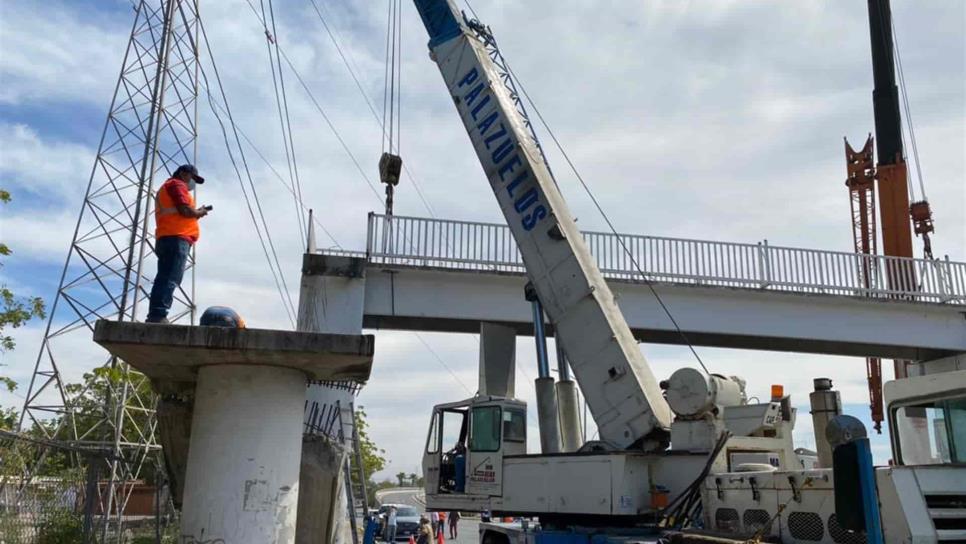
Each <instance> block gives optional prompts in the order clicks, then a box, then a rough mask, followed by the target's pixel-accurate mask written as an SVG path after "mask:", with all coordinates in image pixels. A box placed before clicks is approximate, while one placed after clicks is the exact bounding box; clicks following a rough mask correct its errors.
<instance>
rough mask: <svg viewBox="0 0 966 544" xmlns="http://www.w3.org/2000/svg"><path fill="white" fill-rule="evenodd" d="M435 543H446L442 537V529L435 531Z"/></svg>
mask: <svg viewBox="0 0 966 544" xmlns="http://www.w3.org/2000/svg"><path fill="white" fill-rule="evenodd" d="M436 544H446V539H445V538H443V531H442V530H440V531H439V532H438V533H436Z"/></svg>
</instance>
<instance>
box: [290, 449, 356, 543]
mask: <svg viewBox="0 0 966 544" xmlns="http://www.w3.org/2000/svg"><path fill="white" fill-rule="evenodd" d="M345 460H346V451H345V448H343V447H342V445H340V444H338V443H337V442H336V441H334V440H332V439H330V438H329V437H327V436H320V435H306V436H305V437H304V438H303V442H302V467H301V471H300V475H299V488H300V489H299V515H298V524H297V525H298V530H297V531H296V535H295V544H347V543H349V542H351V541H352V533H351V532H350V530H349V519H348V516H346V512H347V508H348V505H347V501H346V493H345V478H344V477H342V474H343V471H342V467H343V466H344V465H345Z"/></svg>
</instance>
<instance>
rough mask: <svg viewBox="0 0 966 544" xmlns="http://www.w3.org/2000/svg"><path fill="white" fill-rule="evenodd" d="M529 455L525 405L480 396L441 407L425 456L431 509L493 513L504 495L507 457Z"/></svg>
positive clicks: (435, 412)
mask: <svg viewBox="0 0 966 544" xmlns="http://www.w3.org/2000/svg"><path fill="white" fill-rule="evenodd" d="M526 452H527V404H526V403H525V402H523V401H519V400H516V399H506V398H501V397H491V396H476V397H473V398H471V399H467V400H463V401H459V402H452V403H447V404H439V405H436V406H434V407H433V417H432V419H431V420H430V424H429V433H428V435H427V437H426V448H425V450H424V452H423V477H424V486H425V491H426V507H427V509H429V510H463V511H483V510H489V509H491V508H490V499H491V497H498V496H500V495H501V494H502V493H503V458H504V457H505V456H509V455H523V454H525V453H526Z"/></svg>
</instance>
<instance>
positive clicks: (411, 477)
mask: <svg viewBox="0 0 966 544" xmlns="http://www.w3.org/2000/svg"><path fill="white" fill-rule="evenodd" d="M418 478H419V476H417V475H416V473H415V472H410V473H409V485H412V486H415V485H416V481H417V479H418Z"/></svg>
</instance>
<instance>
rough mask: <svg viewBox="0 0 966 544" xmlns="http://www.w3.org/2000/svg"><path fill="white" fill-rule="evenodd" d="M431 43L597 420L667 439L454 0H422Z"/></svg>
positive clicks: (653, 440)
mask: <svg viewBox="0 0 966 544" xmlns="http://www.w3.org/2000/svg"><path fill="white" fill-rule="evenodd" d="M415 3H416V7H417V9H418V10H419V14H420V16H421V17H422V20H423V23H424V24H425V26H426V29H427V30H428V31H429V35H430V41H429V48H430V50H431V54H432V57H433V59H434V60H435V61H436V63H437V64H438V65H439V69H440V72H441V73H442V76H443V79H444V81H445V83H446V87H447V89H448V90H449V94H450V96H452V98H453V102H454V103H455V104H456V108H457V110H458V112H459V115H460V118H461V119H462V121H463V125H464V127H465V128H466V130H467V132H468V134H469V135H470V140H471V141H472V143H473V147H474V148H475V150H476V153H477V156H478V157H479V159H480V164H481V165H482V166H483V170H484V172H485V173H486V176H487V178H488V179H489V182H490V187H491V189H492V190H493V194H494V195H495V196H496V198H497V201H498V202H499V205H500V209H501V210H502V212H503V215H504V217H505V218H506V221H507V224H508V225H509V226H510V230H511V232H512V233H513V237H514V239H515V240H516V242H517V245H518V246H519V248H520V253H521V255H522V257H523V261H524V263H525V264H526V269H527V275H528V276H529V279H530V282H531V283H532V284H533V287H534V290H535V291H536V294H537V297H538V298H539V300H540V303H541V305H542V306H543V309H544V311H545V312H546V314H547V316H549V318H550V320H551V322H552V323H553V325H554V328H555V330H556V331H557V338H558V341H559V342H562V344H563V347H564V351H565V352H566V355H567V357H568V359H569V360H570V363H571V366H572V368H573V371H574V375H575V376H576V378H577V381H578V383H580V384H581V387H582V389H583V392H584V396H585V399H586V402H587V406H588V407H589V408H590V411H591V413H592V414H593V416H594V419H595V420H596V421H597V425H598V429H599V432H600V437H601V439H602V440H603V441H606V442H609V443H610V444H612V445H613V446H615V447H618V448H626V447H628V446H631V445H632V444H638V445H640V446H642V448H643V449H645V450H658V449H663V448H664V447H666V445H667V434H668V428H669V427H670V424H671V411H670V408H669V407H668V405H667V402H666V401H665V400H664V397H663V395H662V393H661V389H660V387H659V386H658V382H657V380H656V379H655V378H654V374H653V373H652V372H651V369H650V367H649V366H648V365H647V362H646V361H645V359H644V356H643V355H642V354H641V351H640V349H639V348H638V345H637V342H636V340H635V339H634V336H633V335H632V333H631V330H630V328H629V327H628V326H627V322H626V321H625V320H624V316H623V314H622V313H621V312H620V309H618V307H617V303H616V302H615V299H614V294H613V293H612V292H611V290H610V288H609V287H608V286H607V283H606V282H605V281H604V278H603V276H602V275H601V273H600V270H599V269H598V268H597V264H596V262H595V261H594V259H593V257H592V256H591V254H590V250H589V249H588V248H587V244H586V242H584V239H583V237H582V236H581V234H580V231H579V230H578V229H577V225H576V223H575V222H574V219H573V216H572V214H571V213H570V210H569V209H568V207H567V204H566V202H564V199H563V196H561V194H560V191H559V190H558V188H557V186H556V184H555V183H554V180H553V177H552V176H551V174H550V171H549V170H548V168H547V164H546V162H545V161H544V159H543V154H542V152H541V151H540V149H539V147H538V144H537V142H536V140H535V139H534V137H533V136H532V134H531V132H530V131H529V129H528V126H527V124H526V122H525V120H524V117H523V116H522V115H521V113H520V112H519V111H518V110H517V102H516V101H515V100H514V97H512V96H511V94H510V90H509V89H508V88H507V86H505V85H504V84H503V83H502V78H503V76H502V75H501V74H500V68H499V67H498V66H497V64H496V63H494V62H493V60H492V59H491V58H490V53H489V51H488V50H487V47H488V45H489V43H491V42H492V36H491V35H490V34H489V32H488V31H487V30H486V29H485V28H484V27H482V26H480V25H473V27H471V26H470V25H469V24H467V23H464V22H463V21H462V16H461V14H460V11H459V10H457V9H456V7H455V6H454V5H453V4H452V2H451V1H448V0H416V2H415Z"/></svg>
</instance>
